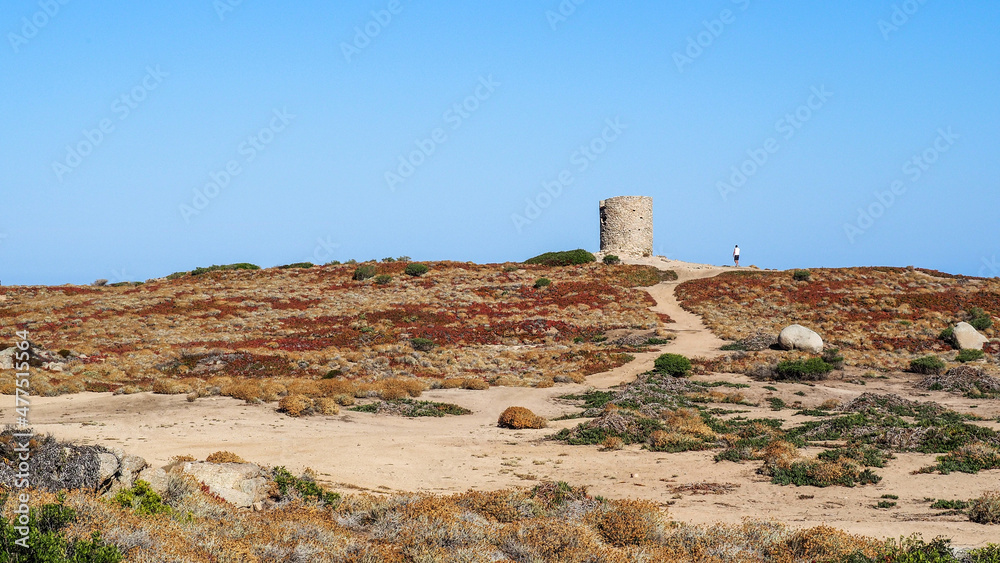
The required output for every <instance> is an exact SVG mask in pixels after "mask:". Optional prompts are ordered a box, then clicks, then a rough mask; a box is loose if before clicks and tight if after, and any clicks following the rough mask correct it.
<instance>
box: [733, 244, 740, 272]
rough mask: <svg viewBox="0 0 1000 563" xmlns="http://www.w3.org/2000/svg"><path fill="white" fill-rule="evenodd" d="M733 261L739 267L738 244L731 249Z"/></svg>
mask: <svg viewBox="0 0 1000 563" xmlns="http://www.w3.org/2000/svg"><path fill="white" fill-rule="evenodd" d="M733 261H734V262H736V267H737V268H739V267H740V245H738V244H737V245H736V248H734V249H733Z"/></svg>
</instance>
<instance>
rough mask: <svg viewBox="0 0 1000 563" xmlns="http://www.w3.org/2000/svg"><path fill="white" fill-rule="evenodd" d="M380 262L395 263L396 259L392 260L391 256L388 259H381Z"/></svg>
mask: <svg viewBox="0 0 1000 563" xmlns="http://www.w3.org/2000/svg"><path fill="white" fill-rule="evenodd" d="M382 261H383V262H395V261H396V259H395V258H393V257H392V256H390V257H388V258H383V259H382Z"/></svg>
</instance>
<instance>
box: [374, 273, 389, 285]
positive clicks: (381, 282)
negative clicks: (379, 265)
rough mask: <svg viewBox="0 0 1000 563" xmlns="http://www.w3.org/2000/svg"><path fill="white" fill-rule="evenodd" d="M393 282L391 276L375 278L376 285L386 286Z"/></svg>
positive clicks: (380, 275) (384, 275)
mask: <svg viewBox="0 0 1000 563" xmlns="http://www.w3.org/2000/svg"><path fill="white" fill-rule="evenodd" d="M391 281H392V276H390V275H389V274H379V275H377V276H375V283H377V284H379V285H386V284H387V283H389V282H391Z"/></svg>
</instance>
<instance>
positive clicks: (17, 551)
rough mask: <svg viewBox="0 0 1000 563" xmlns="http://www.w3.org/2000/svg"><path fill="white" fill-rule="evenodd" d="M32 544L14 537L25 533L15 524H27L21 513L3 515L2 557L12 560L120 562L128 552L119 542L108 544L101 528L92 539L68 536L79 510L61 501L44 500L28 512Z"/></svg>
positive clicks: (0, 527)
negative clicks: (24, 522) (70, 525)
mask: <svg viewBox="0 0 1000 563" xmlns="http://www.w3.org/2000/svg"><path fill="white" fill-rule="evenodd" d="M27 518H28V522H27V526H25V527H27V528H28V536H27V544H28V547H27V548H24V547H21V546H20V545H18V544H15V543H14V541H15V540H16V539H19V538H20V537H21V534H20V532H19V531H18V530H15V526H17V527H20V526H22V525H23V523H21V522H17V520H18V516H17V515H16V514H14V515H13V518H12V520H10V521H8V520H7V519H6V518H3V517H0V537H2V538H3V546H2V547H0V561H4V562H7V561H10V562H11V563H62V562H72V563H119V562H120V561H122V560H123V558H124V556H123V554H122V553H121V551H120V550H119V549H118V547H117V546H115V545H107V544H105V543H104V542H103V541H102V540H101V535H100V534H99V533H98V532H93V533H92V534H91V536H90V539H89V540H86V539H81V538H76V539H68V538H67V537H66V536H65V534H64V532H63V529H64V528H66V527H67V526H69V524H70V523H72V522H74V521H76V519H77V515H76V511H75V510H74V509H72V508H70V507H68V506H65V505H63V504H62V502H61V501H60V502H59V503H58V504H43V505H42V506H41V507H39V508H31V509H30V510H29V512H28V515H27Z"/></svg>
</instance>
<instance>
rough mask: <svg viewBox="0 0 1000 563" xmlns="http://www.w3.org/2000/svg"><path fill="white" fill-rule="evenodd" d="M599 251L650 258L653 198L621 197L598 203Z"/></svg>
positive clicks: (651, 252)
mask: <svg viewBox="0 0 1000 563" xmlns="http://www.w3.org/2000/svg"><path fill="white" fill-rule="evenodd" d="M601 252H606V253H609V254H623V255H626V256H652V255H653V198H651V197H649V196H635V195H623V196H618V197H612V198H609V199H604V200H601Z"/></svg>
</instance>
